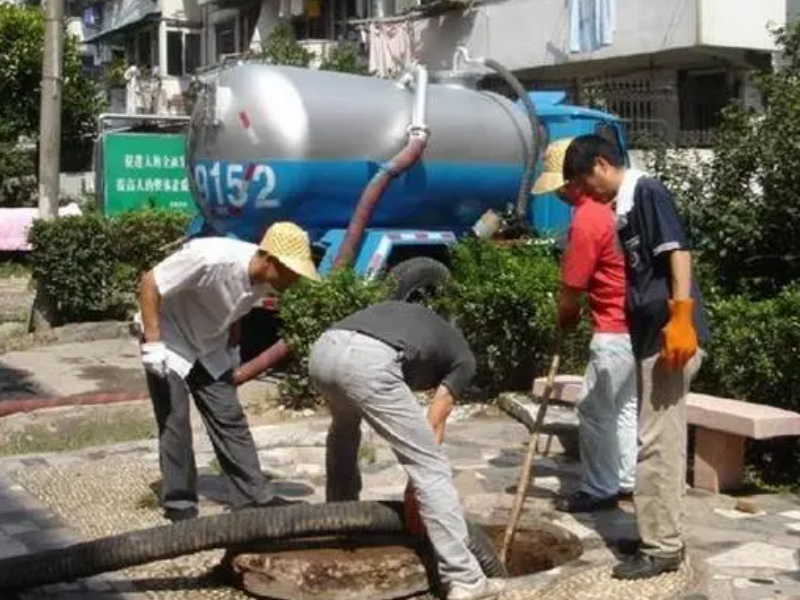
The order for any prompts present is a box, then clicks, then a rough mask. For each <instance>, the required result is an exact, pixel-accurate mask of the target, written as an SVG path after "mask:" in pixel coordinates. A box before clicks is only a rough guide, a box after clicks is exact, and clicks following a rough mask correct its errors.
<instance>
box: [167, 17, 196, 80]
mask: <svg viewBox="0 0 800 600" xmlns="http://www.w3.org/2000/svg"><path fill="white" fill-rule="evenodd" d="M200 39H201V38H200V34H199V33H190V32H187V31H180V30H177V29H174V30H171V31H167V75H172V76H173V77H182V76H184V75H191V74H192V73H194V72H195V71H196V70H197V67H198V66H200Z"/></svg>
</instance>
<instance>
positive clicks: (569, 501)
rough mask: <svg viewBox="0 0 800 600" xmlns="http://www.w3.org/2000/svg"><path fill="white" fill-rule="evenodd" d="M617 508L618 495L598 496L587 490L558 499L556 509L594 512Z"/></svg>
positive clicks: (571, 511)
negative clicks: (588, 492)
mask: <svg viewBox="0 0 800 600" xmlns="http://www.w3.org/2000/svg"><path fill="white" fill-rule="evenodd" d="M612 508H617V496H616V495H614V496H608V497H607V498H598V497H597V496H592V495H591V494H587V493H586V492H575V493H574V494H572V495H571V496H567V497H566V498H559V499H558V500H556V510H560V511H562V512H568V513H583V512H594V511H596V510H608V509H612Z"/></svg>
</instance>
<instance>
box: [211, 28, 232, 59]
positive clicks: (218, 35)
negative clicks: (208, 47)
mask: <svg viewBox="0 0 800 600" xmlns="http://www.w3.org/2000/svg"><path fill="white" fill-rule="evenodd" d="M214 33H215V39H216V49H217V60H220V59H221V58H222V56H223V55H225V54H236V19H231V20H230V21H225V22H223V23H217V24H216V25H215V27H214Z"/></svg>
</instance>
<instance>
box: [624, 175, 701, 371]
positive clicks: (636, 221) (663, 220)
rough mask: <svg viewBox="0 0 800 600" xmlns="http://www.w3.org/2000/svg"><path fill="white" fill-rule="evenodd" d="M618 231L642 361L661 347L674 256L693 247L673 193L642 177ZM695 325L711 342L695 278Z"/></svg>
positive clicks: (629, 311)
mask: <svg viewBox="0 0 800 600" xmlns="http://www.w3.org/2000/svg"><path fill="white" fill-rule="evenodd" d="M617 231H618V233H619V239H620V243H621V245H622V249H623V251H624V254H625V271H626V273H625V274H626V279H627V293H626V312H627V317H628V325H629V328H630V335H631V344H632V345H633V353H634V355H635V356H636V358H638V359H640V360H641V359H643V358H647V357H648V356H653V355H654V354H657V353H658V352H660V351H661V347H662V334H661V330H662V329H663V328H664V326H665V325H666V324H667V321H669V305H668V303H667V301H668V300H669V298H670V297H671V289H670V288H671V285H672V278H671V271H670V265H669V255H670V252H671V251H674V250H688V249H689V245H688V243H687V241H686V235H685V233H684V231H685V230H684V227H683V223H682V221H681V218H680V216H679V215H678V211H677V210H676V208H675V202H674V201H673V199H672V195H671V194H670V192H669V190H667V188H665V187H664V185H663V184H662V183H661V182H659V181H657V180H655V179H650V178H648V177H641V178H640V179H639V180H638V181H637V183H636V188H635V190H634V193H633V206H632V208H631V210H630V211H629V212H627V213H625V214H622V215H618V216H617ZM691 295H692V298H693V299H694V302H695V305H694V326H695V329H696V330H697V337H698V340H699V341H700V343H701V344H702V343H704V342H707V341H708V338H709V332H708V324H707V320H706V315H705V309H704V307H703V299H702V296H701V294H700V290H699V288H698V286H697V282H696V281H695V280H694V278H692V287H691Z"/></svg>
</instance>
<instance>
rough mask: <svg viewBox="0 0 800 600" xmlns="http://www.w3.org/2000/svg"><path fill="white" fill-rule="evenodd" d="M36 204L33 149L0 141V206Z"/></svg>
mask: <svg viewBox="0 0 800 600" xmlns="http://www.w3.org/2000/svg"><path fill="white" fill-rule="evenodd" d="M35 204H36V162H35V160H34V157H33V151H26V150H22V149H20V148H18V147H17V146H16V144H11V143H6V144H4V143H0V206H2V207H9V208H10V207H18V206H34V205H35Z"/></svg>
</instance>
